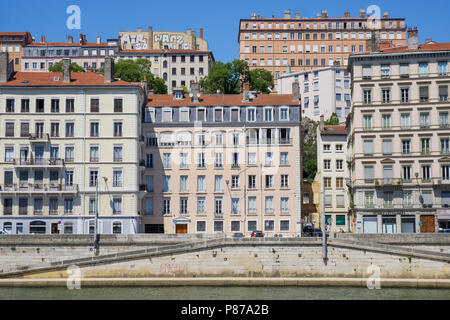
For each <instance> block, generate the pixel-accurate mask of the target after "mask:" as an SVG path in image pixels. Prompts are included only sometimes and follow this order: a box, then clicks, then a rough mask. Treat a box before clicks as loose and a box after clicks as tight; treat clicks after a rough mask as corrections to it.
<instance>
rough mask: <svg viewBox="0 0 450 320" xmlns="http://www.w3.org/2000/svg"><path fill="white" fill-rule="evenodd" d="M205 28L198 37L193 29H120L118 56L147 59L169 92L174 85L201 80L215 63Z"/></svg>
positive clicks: (185, 84)
mask: <svg viewBox="0 0 450 320" xmlns="http://www.w3.org/2000/svg"><path fill="white" fill-rule="evenodd" d="M203 32H204V31H203V29H200V36H199V37H197V36H196V33H195V31H194V30H191V29H188V30H187V32H172V31H171V32H166V31H154V30H153V28H152V27H149V28H148V30H146V31H145V30H142V29H141V28H138V29H137V31H121V32H119V44H120V53H119V56H118V59H139V58H142V59H147V60H150V62H151V63H152V73H153V74H154V75H155V76H156V77H160V78H162V79H163V80H164V81H165V82H166V85H167V89H168V92H169V94H171V93H173V89H174V88H179V87H181V86H185V87H187V88H188V89H189V90H190V85H191V82H192V81H194V82H198V81H200V79H201V78H203V77H205V76H207V75H208V73H209V68H211V67H212V66H213V65H214V56H213V54H212V52H211V51H209V50H208V42H207V41H206V40H205V39H203Z"/></svg>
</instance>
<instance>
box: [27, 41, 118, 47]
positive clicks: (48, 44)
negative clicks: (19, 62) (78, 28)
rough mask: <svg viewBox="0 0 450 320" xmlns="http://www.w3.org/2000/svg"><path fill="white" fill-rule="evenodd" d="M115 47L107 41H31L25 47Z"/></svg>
mask: <svg viewBox="0 0 450 320" xmlns="http://www.w3.org/2000/svg"><path fill="white" fill-rule="evenodd" d="M80 46H81V47H117V45H110V44H108V43H97V42H86V43H85V44H81V43H79V42H72V43H70V42H62V41H60V42H32V43H30V44H28V45H27V47H80Z"/></svg>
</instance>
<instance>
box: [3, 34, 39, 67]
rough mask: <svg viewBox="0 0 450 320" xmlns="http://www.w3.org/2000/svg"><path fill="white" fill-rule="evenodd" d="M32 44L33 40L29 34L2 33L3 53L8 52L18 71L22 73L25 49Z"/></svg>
mask: <svg viewBox="0 0 450 320" xmlns="http://www.w3.org/2000/svg"><path fill="white" fill-rule="evenodd" d="M31 42H33V38H32V37H31V34H30V33H29V32H0V49H1V52H8V54H9V56H10V58H12V59H13V61H14V69H15V70H16V71H21V66H22V62H21V61H22V53H23V47H24V46H26V45H28V44H30V43H31Z"/></svg>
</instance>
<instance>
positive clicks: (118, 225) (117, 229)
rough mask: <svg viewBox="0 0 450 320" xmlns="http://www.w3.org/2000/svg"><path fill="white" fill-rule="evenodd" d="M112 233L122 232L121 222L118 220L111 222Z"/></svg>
mask: <svg viewBox="0 0 450 320" xmlns="http://www.w3.org/2000/svg"><path fill="white" fill-rule="evenodd" d="M112 233H113V234H121V233H122V222H120V221H115V222H113V225H112Z"/></svg>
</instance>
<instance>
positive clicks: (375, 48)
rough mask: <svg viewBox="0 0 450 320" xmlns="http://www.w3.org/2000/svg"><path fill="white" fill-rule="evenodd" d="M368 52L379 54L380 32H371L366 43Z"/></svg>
mask: <svg viewBox="0 0 450 320" xmlns="http://www.w3.org/2000/svg"><path fill="white" fill-rule="evenodd" d="M366 46H367V51H368V52H379V51H380V32H379V31H375V32H373V31H372V36H371V37H370V39H367V41H366Z"/></svg>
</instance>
